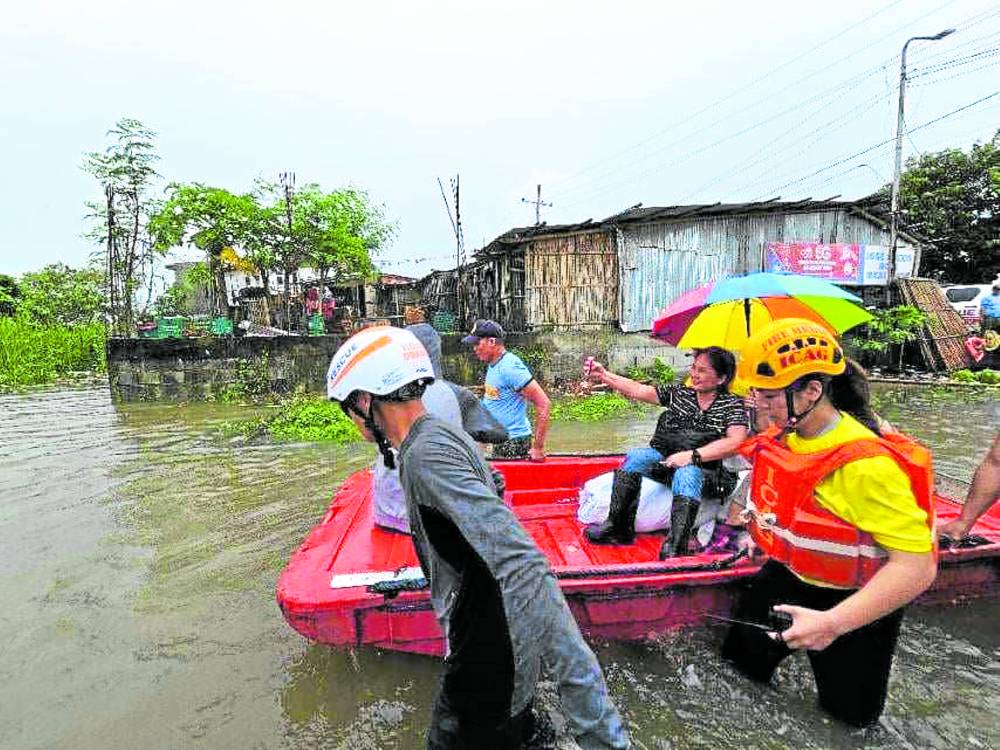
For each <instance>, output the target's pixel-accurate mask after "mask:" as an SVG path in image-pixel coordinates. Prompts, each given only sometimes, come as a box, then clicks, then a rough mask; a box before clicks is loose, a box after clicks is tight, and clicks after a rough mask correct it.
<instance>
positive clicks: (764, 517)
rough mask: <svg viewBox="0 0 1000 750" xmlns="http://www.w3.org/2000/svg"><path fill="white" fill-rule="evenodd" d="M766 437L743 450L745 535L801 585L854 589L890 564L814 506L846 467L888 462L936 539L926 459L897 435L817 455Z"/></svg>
mask: <svg viewBox="0 0 1000 750" xmlns="http://www.w3.org/2000/svg"><path fill="white" fill-rule="evenodd" d="M777 434H778V432H777V431H776V430H770V431H768V432H766V433H764V434H762V435H758V436H756V437H753V438H751V439H749V440H747V441H746V442H744V443H743V445H741V446H740V449H739V450H740V453H741V454H743V455H744V456H745V457H747V458H749V459H751V460H752V461H753V464H754V468H753V476H752V479H751V486H750V499H751V502H750V503H749V504H748V510H749V513H748V515H749V518H748V520H749V522H750V523H749V526H750V532H751V534H752V535H753V537H754V540H755V541H756V542H757V545H758V546H759V547H760V548H761V549H762V550H763V551H764V552H765V553H767V554H768V555H769V556H770V557H771V558H773V559H775V560H777V561H779V562H781V563H784V564H785V565H787V566H788V567H789V568H791V569H792V571H794V572H795V573H797V574H799V575H800V576H802V577H804V578H810V579H812V580H817V581H822V582H825V583H828V584H830V585H833V586H841V587H846V588H856V587H860V586H863V585H864V584H865V583H867V582H868V581H869V580H870V579H871V577H872V576H873V575H875V573H876V572H878V570H879V568H880V567H881V566H882V565H883V564H884V563H885V561H886V559H887V558H888V553H887V552H886V551H885V550H884V549H882V548H881V547H880V546H879V545H878V544H877V543H876V542H875V540H874V539H873V538H872V536H871V534H868V533H867V532H864V531H861V530H860V529H858V528H857V527H855V526H853V525H852V524H850V523H848V522H847V521H845V520H843V519H842V518H840V517H839V516H837V515H834V514H833V513H831V512H830V511H828V510H827V509H826V508H824V507H822V506H821V505H820V504H819V503H818V502H817V501H816V495H815V489H816V486H817V485H818V484H819V483H820V482H821V481H823V480H824V479H825V478H826V477H827V476H829V475H830V474H831V473H832V472H834V471H836V470H837V469H839V468H840V467H842V466H844V465H845V464H847V463H849V462H851V461H857V460H860V459H862V458H872V457H875V456H887V457H889V458H892V459H893V460H894V461H896V463H897V464H898V465H899V466H900V468H901V469H903V471H904V472H905V473H906V475H907V476H908V477H909V479H910V487H911V489H912V490H913V494H914V497H915V498H916V500H917V504H918V505H919V506H920V507H921V508H922V509H923V510H924V511H925V513H926V514H927V523H928V526H929V527H930V529H931V531H932V532H933V528H934V526H933V524H934V503H933V487H934V478H933V472H932V470H931V463H930V452H929V451H928V450H927V449H926V448H924V447H923V446H922V445H920V444H919V443H916V442H914V441H913V440H911V439H909V438H907V437H906V436H904V435H900V434H898V433H892V434H890V435H887V436H885V437H882V438H879V437H876V436H874V435H873V436H872V438H871V439H864V440H855V441H852V442H849V443H844V444H842V445H839V446H835V447H833V448H830V449H827V450H824V451H818V452H816V453H794V452H793V451H791V450H790V449H789V448H788V447H787V446H786V445H784V444H783V443H780V442H778V441H777V440H776V436H777Z"/></svg>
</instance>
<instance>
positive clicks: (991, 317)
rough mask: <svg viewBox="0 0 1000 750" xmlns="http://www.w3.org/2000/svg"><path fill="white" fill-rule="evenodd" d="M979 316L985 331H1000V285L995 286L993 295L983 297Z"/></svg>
mask: <svg viewBox="0 0 1000 750" xmlns="http://www.w3.org/2000/svg"><path fill="white" fill-rule="evenodd" d="M979 314H980V315H981V316H982V322H981V323H980V326H981V327H982V329H983V330H984V331H996V330H1000V283H996V284H994V285H993V294H992V295H990V296H989V297H983V301H982V302H980V303H979Z"/></svg>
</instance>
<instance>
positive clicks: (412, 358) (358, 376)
mask: <svg viewBox="0 0 1000 750" xmlns="http://www.w3.org/2000/svg"><path fill="white" fill-rule="evenodd" d="M433 380H434V368H433V366H432V365H431V360H430V357H428V356H427V350H426V349H424V346H423V344H421V343H420V341H419V340H418V339H417V337H416V336H414V335H413V334H412V333H410V332H409V331H405V330H403V329H402V328H393V327H391V326H376V327H374V328H366V329H364V330H363V331H359V332H358V333H356V334H354V335H353V336H351V338H349V339H348V340H347V341H345V342H344V344H343V345H342V346H341V347H340V348H339V349H338V350H337V353H336V354H334V355H333V359H332V360H331V361H330V369H329V370H327V373H326V394H327V396H329V397H330V398H331V399H333V400H335V401H341V402H343V401H345V400H346V399H347V398H348V396H350V395H351V394H352V393H354V391H365V392H366V393H370V394H372V395H373V396H385V395H387V394H390V393H393V392H394V391H397V390H399V389H400V388H402V387H403V386H405V385H408V384H410V383H414V382H416V381H423V383H424V384H425V385H426V384H427V383H430V382H432V381H433Z"/></svg>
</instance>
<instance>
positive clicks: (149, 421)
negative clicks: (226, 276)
mask: <svg viewBox="0 0 1000 750" xmlns="http://www.w3.org/2000/svg"><path fill="white" fill-rule="evenodd" d="M879 395H880V397H881V399H882V400H881V408H882V410H883V412H884V413H885V415H886V416H887V417H888V418H889V419H890V420H891V421H893V422H894V423H895V424H897V426H900V427H902V428H904V429H908V430H910V431H911V432H912V433H913V434H914V435H916V436H917V437H919V438H921V439H922V440H924V441H925V442H928V443H929V444H931V445H932V446H933V447H934V448H935V452H936V456H937V460H938V464H939V467H940V468H941V470H942V471H946V472H947V473H949V474H950V475H954V476H958V477H960V478H963V477H964V478H966V479H967V478H968V477H969V476H970V474H971V472H972V470H973V468H974V467H975V465H976V463H977V462H978V460H979V459H980V458H981V456H982V455H983V453H984V452H985V449H986V445H987V442H988V440H989V438H990V437H991V434H992V432H991V431H992V430H994V429H995V425H996V424H997V422H998V419H997V414H996V411H995V409H996V404H995V402H989V401H986V400H984V399H983V398H973V397H972V396H965V395H962V396H960V397H959V398H960V400H961V403H956V402H955V400H954V399H952V401H951V402H950V403H948V404H941V403H939V402H938V401H936V400H935V399H933V398H931V397H930V396H929V395H928V393H927V391H926V390H914V389H902V390H896V391H886V390H884V389H883V390H882V391H881V392H880V394H879ZM242 413H243V412H242V411H241V410H240V409H239V408H237V407H231V406H215V405H188V406H176V405H169V406H168V405H141V406H140V405H137V406H126V407H120V408H117V407H115V406H113V405H112V404H111V402H110V400H109V398H108V394H107V391H106V389H99V388H84V389H79V390H58V391H56V390H53V391H41V392H35V393H31V394H26V395H12V396H0V594H2V606H0V748H4V750H6V749H7V748H11V749H14V748H16V749H17V750H21V749H24V750H28V749H31V748H46V749H57V748H67V749H69V748H72V749H73V750H107V749H108V748H144V749H145V750H168V749H169V750H175V749H177V748H213V749H214V748H234V749H236V748H239V749H244V748H246V749H249V748H261V749H264V748H267V749H271V748H274V749H278V748H318V747H324V748H345V749H349V750H364V749H366V748H413V747H420V746H421V742H422V737H423V733H424V731H425V729H426V722H427V718H428V715H429V710H430V704H431V699H432V695H433V693H434V688H435V685H436V676H437V672H438V664H437V663H436V662H435V660H433V659H430V658H425V657H419V656H411V655H401V654H393V653H379V652H375V651H359V652H357V653H356V654H351V653H343V652H336V651H333V650H331V649H330V648H328V647H325V646H320V645H316V644H312V643H310V642H308V641H306V640H304V639H303V638H301V637H300V636H299V635H298V634H296V633H295V632H294V631H292V630H291V629H290V628H289V627H287V626H286V625H285V623H284V621H283V620H282V618H281V614H280V612H279V611H278V608H277V606H276V605H275V602H274V586H275V582H276V580H277V576H278V573H279V572H280V570H281V568H282V566H283V564H284V562H285V561H286V560H287V558H288V556H289V555H290V554H291V552H292V551H293V550H294V549H295V547H296V546H297V545H298V544H299V543H300V542H301V540H302V538H303V537H304V536H305V534H306V532H307V531H308V530H309V528H310V527H311V526H312V525H313V524H314V523H316V522H317V521H318V520H319V519H320V517H321V516H322V514H323V512H324V510H325V508H326V505H327V503H328V501H329V497H330V494H331V492H332V490H333V489H334V487H335V486H336V485H337V484H338V483H339V482H340V481H342V480H343V478H344V477H345V476H347V474H349V473H350V472H352V471H354V470H356V469H359V468H361V467H363V466H364V465H365V464H366V463H367V462H368V461H370V459H371V456H372V452H371V449H370V447H369V446H365V445H362V446H352V447H347V448H344V447H332V446H320V445H291V446H289V445H282V446H271V445H267V446H259V447H240V446H239V445H238V444H236V443H233V442H230V441H228V440H226V439H224V438H222V437H220V436H219V435H220V431H219V425H220V423H221V422H222V421H223V420H229V419H234V418H239V417H240V416H241V415H242ZM654 418H655V416H654V414H653V413H650V414H649V415H647V416H644V417H642V418H640V419H634V420H632V421H622V422H613V423H604V424H601V425H579V424H572V425H570V424H556V425H554V427H553V429H552V434H551V438H550V449H551V450H553V451H570V450H590V451H613V450H620V449H623V448H626V447H630V446H636V445H641V444H643V443H644V441H645V440H646V439H647V438H648V435H649V433H650V432H651V430H652V426H653V420H654ZM998 617H1000V606H998V601H997V600H993V601H987V602H977V603H974V604H966V605H961V606H938V607H916V608H911V610H910V613H909V615H908V617H907V620H906V621H905V624H904V629H903V634H902V638H901V642H900V646H899V651H898V657H897V660H896V665H895V668H894V672H893V679H892V683H891V687H890V697H889V703H888V707H887V710H886V713H885V717H884V719H883V720H882V722H881V723H880V724H879V725H878V726H876V727H875V728H873V729H870V730H867V731H856V730H849V729H845V728H843V727H841V726H839V725H836V724H834V723H831V722H830V721H829V720H828V719H827V718H826V717H825V716H824V715H823V714H822V712H820V711H819V710H818V709H817V708H816V706H815V694H814V689H813V687H812V683H811V679H810V676H809V670H808V665H807V663H806V662H805V660H804V659H803V658H797V657H796V658H792V659H790V660H789V661H788V662H786V665H785V666H784V667H783V668H782V669H781V670H779V673H778V676H777V679H776V680H775V683H774V685H773V686H772V687H769V688H764V687H760V686H757V685H753V684H750V683H748V682H747V681H746V680H744V679H743V678H742V677H740V676H739V675H737V674H736V673H735V672H734V671H733V670H732V669H731V668H730V667H729V666H727V665H726V664H724V663H723V662H722V661H721V660H720V659H719V657H718V655H717V650H718V645H719V640H720V637H721V632H720V631H719V630H718V629H713V628H706V629H704V630H697V631H689V632H685V633H684V634H682V635H678V636H674V637H668V638H664V639H661V640H658V641H654V642H644V643H635V644H602V643H599V644H595V645H596V651H597V653H598V656H599V658H600V660H601V662H602V664H603V665H604V667H605V671H606V674H607V677H608V681H609V684H610V686H611V690H612V692H613V694H614V697H615V699H616V701H617V703H618V705H619V707H620V708H621V709H622V711H623V713H624V714H625V716H626V718H627V720H628V721H629V723H630V724H631V727H632V731H633V736H634V738H635V739H636V741H637V742H636V746H637V747H644V748H651V749H652V748H656V749H657V750H665V749H666V748H674V749H680V748H719V747H725V748H730V747H731V748H735V747H766V748H827V747H834V748H853V747H865V748H921V749H922V748H948V749H949V750H951V749H953V748H967V747H968V748H989V747H998V746H1000V729H998V719H997V717H998V716H1000V631H998V628H997V625H996V623H997V622H998ZM545 715H546V716H549V717H550V718H551V720H552V721H553V722H554V725H555V729H558V724H559V717H558V716H553V715H552V712H551V711H548V712H546V714H545ZM555 744H558V745H560V746H565V744H566V743H565V741H562V740H556V741H555Z"/></svg>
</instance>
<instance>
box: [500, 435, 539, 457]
mask: <svg viewBox="0 0 1000 750" xmlns="http://www.w3.org/2000/svg"><path fill="white" fill-rule="evenodd" d="M530 450H531V436H530V435H528V436H527V437H519V438H511V439H510V440H504V441H503V442H502V443H497V444H496V445H494V446H493V455H492V457H493V458H527V457H528V451H530Z"/></svg>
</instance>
